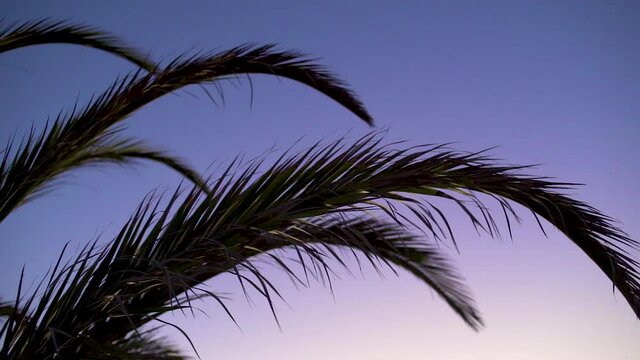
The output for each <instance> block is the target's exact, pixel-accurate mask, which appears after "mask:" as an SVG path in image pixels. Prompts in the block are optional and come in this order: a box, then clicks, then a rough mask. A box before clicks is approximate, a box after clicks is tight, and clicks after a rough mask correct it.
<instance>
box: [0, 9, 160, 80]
mask: <svg viewBox="0 0 640 360" xmlns="http://www.w3.org/2000/svg"><path fill="white" fill-rule="evenodd" d="M44 44H72V45H80V46H87V47H91V48H95V49H99V50H103V51H106V52H108V53H111V54H113V55H115V56H118V57H121V58H123V59H126V60H128V61H130V62H132V63H134V64H136V65H137V66H139V67H141V68H143V69H145V70H147V71H151V72H153V71H155V69H156V67H157V65H156V64H154V63H153V62H152V61H150V60H149V59H148V58H147V56H145V55H143V54H141V53H140V52H139V51H138V50H136V49H134V48H132V47H129V46H127V45H125V44H123V43H122V41H121V40H120V39H118V38H116V37H115V36H113V35H111V34H109V33H107V32H104V31H102V30H98V29H95V28H92V27H89V26H86V25H77V24H71V23H68V22H66V21H52V20H49V19H44V20H37V21H28V22H24V23H16V24H12V25H9V26H5V27H3V28H0V53H3V52H7V51H11V50H15V49H19V48H24V47H27V46H33V45H44Z"/></svg>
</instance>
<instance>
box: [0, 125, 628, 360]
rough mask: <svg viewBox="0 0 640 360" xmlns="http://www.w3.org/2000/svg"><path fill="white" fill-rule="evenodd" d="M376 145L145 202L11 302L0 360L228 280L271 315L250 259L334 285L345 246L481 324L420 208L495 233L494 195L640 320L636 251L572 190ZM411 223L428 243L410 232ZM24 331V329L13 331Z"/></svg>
mask: <svg viewBox="0 0 640 360" xmlns="http://www.w3.org/2000/svg"><path fill="white" fill-rule="evenodd" d="M380 141H381V139H380V138H379V137H378V136H377V135H375V134H372V135H370V136H367V137H365V138H362V139H360V140H358V141H356V142H355V143H354V144H349V145H348V144H347V143H346V142H345V141H337V142H335V143H332V144H329V145H319V144H317V145H315V146H313V147H311V148H310V149H308V150H306V151H303V152H301V153H298V154H297V155H293V156H286V155H283V156H282V157H281V158H280V159H278V160H277V161H276V162H275V163H274V164H273V165H272V166H270V167H269V168H267V169H266V170H265V171H264V172H260V171H261V164H262V161H260V160H256V161H255V162H252V163H250V164H248V165H245V166H244V167H242V168H239V169H236V167H235V165H233V164H232V165H230V166H229V167H228V168H227V170H226V171H225V172H224V173H223V174H222V175H221V176H220V177H219V178H218V179H217V180H214V181H211V182H209V186H210V190H211V191H210V192H209V193H208V194H205V193H203V192H202V191H201V189H200V188H197V187H196V188H194V189H193V190H192V191H191V192H190V193H188V194H186V196H184V198H183V199H182V200H179V199H180V198H181V195H180V193H179V192H176V193H175V194H174V195H173V196H172V197H171V198H170V199H169V201H168V204H167V205H166V207H164V208H163V209H162V210H159V202H158V201H151V200H148V201H145V202H144V203H143V204H142V205H141V206H140V207H139V209H138V210H137V211H136V213H135V214H134V215H133V216H132V217H131V219H130V221H129V222H128V223H127V224H126V225H125V226H124V227H123V229H122V230H121V231H120V233H119V234H118V235H117V236H116V238H115V239H114V240H113V241H112V242H111V243H109V244H108V245H107V246H106V247H104V248H102V249H98V248H97V247H96V245H95V243H94V244H92V245H90V246H88V247H87V249H86V250H85V251H83V253H82V254H81V255H79V256H78V257H77V258H76V260H74V261H72V262H71V263H70V264H68V265H67V266H66V267H61V270H58V269H57V268H58V267H59V265H56V268H55V269H54V271H52V275H51V276H50V279H49V281H48V283H47V285H46V286H45V287H44V292H43V294H42V295H40V296H39V297H38V300H37V301H36V300H35V299H36V298H35V295H32V296H31V297H29V298H28V299H27V300H23V301H21V302H19V301H16V303H19V305H20V307H21V308H22V309H25V311H24V313H25V314H28V317H27V315H25V316H24V317H21V318H17V320H11V318H10V321H8V322H7V323H6V324H5V327H4V328H3V329H2V331H1V332H0V337H1V338H4V340H5V344H4V346H3V351H4V353H2V352H0V355H11V354H14V355H15V354H21V352H23V351H26V350H24V349H25V345H24V344H28V343H31V344H42V345H41V347H39V348H37V349H33V350H32V349H31V348H29V351H33V352H31V353H29V354H31V355H33V354H48V353H52V352H57V353H58V354H66V353H67V352H70V351H75V349H82V351H83V352H84V354H99V353H102V352H103V351H104V349H102V347H101V346H102V345H101V344H116V343H118V342H120V341H123V339H127V338H128V337H129V336H132V334H134V333H135V332H136V330H137V329H138V328H140V327H141V326H143V325H145V324H148V323H150V322H152V321H161V322H162V321H163V320H161V319H159V316H161V315H162V314H164V313H167V312H170V311H175V310H188V309H191V308H193V306H194V305H193V303H192V301H194V300H195V299H199V298H202V297H207V298H212V299H214V300H215V301H218V302H219V303H220V304H221V305H222V306H223V307H225V303H224V300H223V299H222V298H221V297H220V296H218V295H217V294H216V293H215V292H213V291H210V290H207V289H206V288H205V287H204V286H203V285H202V282H204V281H206V280H208V279H210V278H211V277H213V276H216V275H218V274H221V273H224V272H228V273H231V274H234V275H235V276H237V278H238V281H239V282H240V283H241V285H242V287H243V288H254V289H255V290H256V291H258V292H259V293H260V294H261V295H263V296H264V297H265V298H266V299H267V302H268V304H269V305H270V306H271V308H272V311H274V315H275V309H274V307H273V305H274V297H278V296H280V294H279V292H278V290H277V288H276V286H275V285H274V284H273V283H272V282H271V281H270V280H269V279H268V278H267V277H266V276H265V275H264V274H263V273H262V272H261V271H260V269H259V268H258V267H257V266H256V265H255V264H254V262H253V261H252V259H254V258H255V257H256V256H258V255H260V256H262V257H264V258H266V260H268V261H271V262H272V263H274V264H276V265H278V266H280V267H282V269H284V271H285V272H287V273H288V274H289V275H291V277H292V279H293V280H294V281H296V282H299V283H303V284H304V283H306V281H305V280H303V278H305V279H306V278H307V276H308V274H309V273H311V274H312V275H315V276H317V277H320V276H324V279H326V280H329V281H330V279H331V272H332V269H331V267H330V266H329V263H328V262H327V259H335V260H337V261H338V262H339V263H341V264H344V265H345V266H346V264H347V262H346V261H345V260H346V259H345V255H344V253H342V254H341V253H340V251H339V249H340V248H344V249H351V250H352V251H353V252H352V254H354V255H355V258H356V262H358V264H360V262H361V261H360V260H361V259H360V256H364V257H365V258H366V260H367V261H368V262H369V263H371V264H372V265H373V266H374V267H375V268H376V269H379V268H380V266H386V265H389V264H393V265H396V266H400V267H401V268H404V269H407V270H408V271H410V272H411V273H413V274H414V275H416V276H417V277H418V278H420V279H421V280H423V281H424V282H425V283H426V284H428V285H430V286H431V287H432V288H433V289H435V291H436V292H437V293H438V294H439V295H440V296H441V297H442V298H443V299H444V300H445V301H446V302H447V303H448V304H449V305H450V306H451V307H452V308H453V309H454V310H455V311H456V312H458V313H459V314H460V315H461V316H462V318H463V319H464V320H465V321H466V322H467V323H468V324H470V325H471V326H474V327H477V326H479V325H480V317H479V315H478V312H477V311H476V310H475V307H474V306H473V303H472V302H471V299H470V297H469V295H468V291H467V290H466V289H465V287H464V286H463V285H462V283H461V281H460V277H459V275H457V273H456V272H455V271H454V270H453V269H452V268H451V267H450V266H449V263H448V262H447V261H446V260H445V258H444V256H443V255H442V254H440V252H439V251H438V249H437V245H436V244H435V243H434V242H435V241H440V240H442V239H444V238H447V237H449V238H451V240H453V241H454V239H453V238H452V236H453V231H452V228H451V225H450V223H449V220H447V217H448V216H447V215H445V214H444V212H443V211H442V210H441V209H439V208H438V207H437V206H435V205H434V204H432V203H431V202H429V200H431V199H434V198H440V199H445V200H449V201H452V202H453V203H455V204H457V205H459V206H460V207H461V208H462V210H463V212H464V213H465V214H466V215H467V216H468V217H469V219H470V221H471V222H472V224H474V225H475V226H477V227H478V229H481V230H485V231H487V232H488V233H489V234H491V235H494V236H495V235H496V234H497V232H498V228H497V225H496V222H495V221H494V219H493V216H492V214H491V211H490V210H489V208H488V207H486V206H485V205H484V203H483V202H482V198H481V197H480V195H479V194H487V195H489V196H491V197H493V198H494V199H496V201H497V203H498V204H499V205H500V207H501V210H502V213H501V214H504V216H505V217H506V218H507V221H508V219H509V216H512V217H513V216H515V212H514V209H513V208H512V207H511V205H510V204H511V202H515V203H518V204H521V205H523V206H524V207H526V208H529V209H530V210H532V211H533V212H534V213H537V214H538V215H539V216H541V217H543V218H545V219H547V221H548V222H549V223H550V224H552V225H553V226H555V227H556V228H558V229H559V230H560V231H562V232H563V233H564V234H566V235H567V237H568V238H569V239H570V240H572V241H573V242H574V243H575V244H576V245H577V246H578V247H580V248H581V249H582V250H583V251H584V252H585V253H587V255H588V256H589V257H590V258H591V259H592V260H593V261H594V262H595V263H596V265H598V266H599V267H600V268H601V269H602V270H603V271H604V272H605V274H606V275H607V276H609V277H610V278H611V280H612V282H613V284H614V286H615V287H617V288H618V289H619V291H620V292H621V293H622V294H623V295H624V297H625V299H626V300H627V302H628V303H629V305H630V306H631V308H632V309H633V311H634V312H635V313H636V314H639V306H638V304H639V302H638V299H639V295H640V294H639V289H640V287H639V285H638V284H639V281H638V280H639V276H638V273H639V271H638V270H639V265H638V262H637V260H635V259H634V257H635V256H636V255H637V251H638V248H639V246H638V243H637V242H636V241H634V240H632V239H630V238H628V237H627V236H626V235H625V234H624V233H622V232H621V231H620V230H619V229H617V228H616V227H615V226H613V225H612V224H611V220H610V219H609V218H607V217H606V216H604V215H602V214H601V213H600V212H598V211H597V210H596V209H594V208H592V207H590V206H588V205H587V204H584V203H582V202H579V201H576V200H573V199H570V198H568V197H567V196H565V195H562V194H561V193H560V192H559V191H560V190H563V189H566V188H568V187H569V186H570V184H565V183H559V182H552V181H549V180H546V179H540V178H535V177H531V176H526V175H521V174H520V172H521V171H522V169H523V168H522V167H511V166H500V165H497V164H495V162H494V161H493V160H491V159H490V158H487V157H485V156H483V155H482V154H465V153H457V152H453V151H450V150H447V149H446V148H444V147H439V146H431V147H414V148H410V149H405V150H392V149H389V148H388V147H385V146H380ZM178 202H180V204H179V205H176V204H177V203H178ZM402 207H404V210H403V208H402ZM367 214H368V215H367ZM408 214H414V215H415V216H416V218H418V219H419V221H418V223H415V222H414V221H413V220H412V219H411V218H410V217H409V216H408ZM413 226H419V227H421V228H422V229H423V230H424V232H425V233H426V234H427V235H429V236H430V237H432V241H431V242H430V241H429V240H428V239H427V238H426V237H419V236H416V235H413V234H412V232H411V231H410V229H411V228H412V227H413ZM280 249H289V253H290V254H293V257H294V259H297V262H298V263H299V264H300V265H301V268H302V269H299V268H295V267H293V266H291V265H290V262H287V261H286V259H285V258H284V257H283V254H282V253H279V250H280ZM355 250H357V251H358V252H355ZM358 253H360V254H362V255H360V256H359V255H358ZM54 274H55V275H54ZM322 274H324V275H322ZM225 310H227V309H226V307H225ZM227 311H228V310H227ZM229 315H230V316H232V314H231V313H229ZM232 318H233V317H232ZM20 322H22V323H24V324H22V325H21V324H20ZM7 324H8V325H7ZM25 324H26V325H25ZM27 325H28V326H30V327H32V330H31V331H28V332H27V331H21V329H24V328H25V326H27ZM51 329H55V331H54V332H53V333H55V334H57V335H56V336H57V338H56V340H55V341H54V336H53V335H52V334H53V333H52V330H51ZM86 339H91V341H90V342H89V341H87V340H86ZM8 358H11V357H8ZM16 358H17V357H16Z"/></svg>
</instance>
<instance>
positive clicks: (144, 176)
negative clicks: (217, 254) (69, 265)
mask: <svg viewBox="0 0 640 360" xmlns="http://www.w3.org/2000/svg"><path fill="white" fill-rule="evenodd" d="M0 13H1V14H3V15H2V16H3V17H4V19H5V21H7V22H10V21H16V20H27V19H35V18H42V17H51V18H55V19H70V20H73V21H76V22H82V23H87V24H91V25H95V26H98V27H101V28H104V29H106V30H109V31H112V32H114V33H115V34H117V35H119V36H122V37H123V38H125V39H126V40H127V41H128V42H129V43H131V44H132V45H135V46H137V47H140V48H142V49H145V50H148V51H150V54H151V56H153V58H154V59H162V60H170V59H171V58H172V57H175V56H177V55H179V54H181V53H182V52H185V51H191V52H193V51H198V50H210V49H224V48H226V47H230V46H235V45H238V44H241V43H246V42H257V43H272V42H275V43H278V44H280V46H281V48H295V49H299V50H302V51H304V52H307V53H310V54H312V55H313V56H316V57H318V58H319V59H320V60H319V61H320V62H321V63H323V64H324V65H326V66H328V67H329V68H330V69H332V70H333V71H334V72H336V73H337V74H339V75H340V76H341V77H343V78H344V79H346V80H347V81H348V82H349V83H350V84H351V86H352V87H353V88H354V89H355V90H356V91H357V92H358V94H359V95H360V97H361V98H362V100H363V101H364V102H365V105H367V107H368V108H369V110H370V112H371V113H372V114H373V116H374V117H375V119H376V125H377V127H379V128H384V127H388V128H389V131H388V135H387V139H388V140H389V141H393V140H407V141H408V144H418V143H442V142H454V143H455V144H454V145H453V147H455V148H457V149H460V150H469V151H475V150H481V149H484V148H488V147H492V146H496V145H498V146H499V147H498V148H496V149H494V150H492V154H494V155H495V156H496V157H498V158H501V159H504V161H505V162H507V163H515V164H541V165H540V166H538V167H536V168H535V169H534V170H532V171H533V172H534V173H535V174H536V175H547V176H552V177H555V178H557V179H560V180H562V181H568V182H578V183H583V184H585V186H581V187H578V188H576V189H575V190H574V191H573V192H572V193H571V195H574V196H575V197H577V198H579V199H582V200H585V201H587V202H589V203H590V204H592V205H594V206H596V207H597V208H599V209H601V210H602V211H603V212H605V213H606V214H609V215H610V216H612V217H613V218H615V219H618V220H619V222H620V226H621V227H622V228H623V229H624V230H625V231H627V232H628V233H629V234H630V235H631V237H632V238H635V239H638V238H639V237H640V227H639V226H638V223H637V219H638V216H639V215H640V206H639V205H638V199H639V198H640V190H639V189H638V187H637V178H638V175H640V165H639V162H638V161H637V154H638V153H640V145H638V141H637V136H638V134H640V125H638V121H637V119H638V116H639V115H640V105H638V102H637V100H636V101H634V100H635V99H637V98H638V97H639V96H640V67H639V66H638V64H640V23H638V21H636V19H638V18H640V6H639V5H638V4H637V3H636V2H633V1H529V2H524V1H492V2H479V1H416V2H411V1H407V2H402V3H401V4H398V3H397V2H371V1H361V2H358V1H350V2H348V4H345V2H337V1H336V2H333V1H324V2H315V3H312V2H293V1H291V2H285V1H269V2H262V1H237V2H224V3H221V2H208V1H201V2H196V1H192V2H180V3H177V2H169V1H154V2H150V1H139V2H120V1H113V2H103V3H97V2H79V1H78V2H70V1H56V2H48V1H13V2H12V1H5V2H3V3H2V4H0ZM131 70H133V68H132V67H131V65H129V64H127V63H125V62H123V61H121V60H119V59H116V58H113V57H111V56H109V55H106V54H104V53H100V52H98V51H92V50H88V49H83V48H78V47H73V46H47V47H37V48H36V47H34V48H28V49H22V50H19V51H15V52H11V53H6V54H3V55H2V57H1V58H0V84H2V86H0V104H1V107H2V109H3V112H2V115H3V120H2V121H1V122H0V135H1V136H2V139H8V138H9V136H10V135H11V134H13V133H16V132H17V133H18V134H23V133H25V132H26V131H27V130H28V129H29V127H30V126H31V124H35V126H36V127H37V128H41V127H42V125H43V124H44V122H45V121H46V120H47V118H48V117H52V116H55V115H56V114H57V113H58V112H59V111H60V110H61V109H69V108H71V107H72V106H73V104H74V102H75V101H76V99H78V101H79V102H80V103H82V104H84V103H86V101H87V100H88V99H89V97H90V96H91V95H92V94H95V93H99V92H100V91H102V90H103V89H105V88H106V87H107V86H108V85H109V84H110V83H111V82H112V81H113V80H114V78H115V77H116V76H118V75H122V74H124V73H126V72H128V71H131ZM253 85H254V93H253V102H251V96H250V89H249V85H248V83H246V82H245V83H244V84H241V85H240V86H238V87H234V86H231V85H227V86H225V100H226V101H225V105H224V106H218V107H217V106H215V105H214V104H212V103H211V101H209V100H208V99H207V97H206V96H205V95H204V94H202V93H201V92H199V91H198V89H197V88H194V89H189V90H190V91H189V93H186V92H181V93H180V94H177V95H176V96H168V97H166V98H163V99H161V100H160V101H158V102H157V103H154V104H151V105H150V106H148V107H147V108H145V109H143V110H141V111H139V112H138V113H136V114H134V116H132V117H131V119H129V121H128V122H127V127H128V129H127V130H126V131H127V133H128V134H131V135H135V136H138V137H141V138H143V139H145V140H147V141H148V142H149V143H151V144H154V145H158V146H161V147H163V148H165V149H168V150H170V151H171V152H172V153H174V154H178V155H179V156H181V157H182V158H184V159H186V160H187V161H188V162H189V163H190V164H192V165H193V166H195V167H196V168H197V169H199V170H201V171H206V169H207V168H208V167H209V166H210V165H211V164H212V163H213V162H214V161H215V162H216V164H217V163H220V162H223V163H224V161H228V160H229V159H230V158H232V157H233V156H235V155H236V154H238V153H243V154H246V156H249V157H250V156H256V155H259V154H261V153H263V152H264V151H265V150H266V149H267V148H269V147H271V146H273V145H274V144H275V145H277V146H278V147H280V148H286V147H288V146H289V145H291V144H293V143H294V142H295V141H296V140H298V139H299V138H301V137H304V138H303V141H302V142H303V144H305V143H311V142H314V141H316V140H318V139H321V138H326V139H335V138H338V137H340V136H342V135H344V134H345V133H347V132H349V134H350V136H353V137H355V136H358V135H360V134H364V133H366V132H368V131H370V130H371V129H370V128H368V127H367V126H366V125H365V124H363V123H362V122H360V121H359V120H357V119H356V118H354V116H353V115H351V114H350V113H348V112H347V111H345V110H344V109H343V108H341V107H340V106H338V105H336V104H334V103H332V102H331V101H330V100H328V99H325V98H323V97H322V96H320V95H318V94H316V93H314V92H312V91H311V90H309V89H306V88H304V87H302V86H301V85H299V84H294V83H291V82H289V81H286V80H278V79H273V78H268V77H260V76H258V77H255V78H254V79H253ZM190 94H193V95H195V96H191V95H190ZM179 181H180V179H179V177H178V176H176V175H175V174H173V173H172V172H170V171H169V170H167V169H164V168H162V167H159V166H157V165H152V164H140V165H138V166H134V167H131V168H126V169H123V168H120V167H104V168H99V169H88V170H81V171H78V172H76V173H74V174H73V175H71V176H68V177H66V178H65V179H64V182H63V183H61V184H60V186H59V187H58V188H57V189H56V190H55V191H53V192H52V193H50V194H48V195H46V196H43V197H41V198H39V199H37V200H36V201H34V202H33V203H30V204H28V205H26V206H24V207H22V208H20V209H19V210H18V211H17V212H16V213H14V214H12V216H11V217H9V218H8V219H7V220H6V221H4V222H3V223H2V224H0V234H3V236H2V238H3V241H4V242H5V244H3V246H2V251H1V252H0V295H2V296H3V297H8V296H11V295H12V294H14V292H15V289H16V284H17V278H18V276H19V272H20V269H21V267H22V266H23V265H25V264H26V269H27V270H26V271H27V279H29V280H30V281H31V280H33V279H37V278H39V276H41V275H42V274H43V273H44V272H45V271H46V269H47V268H48V266H49V265H50V264H52V263H53V261H54V260H55V257H56V256H57V254H58V252H59V251H60V249H61V248H62V246H63V244H64V243H65V242H67V241H70V242H71V244H72V248H74V249H75V248H77V247H80V246H82V245H83V244H84V243H85V242H86V241H88V240H92V239H94V238H95V237H97V236H103V237H104V238H108V237H109V234H112V233H113V232H114V231H116V230H117V229H118V228H119V226H120V225H121V224H123V222H124V221H125V220H126V218H127V217H128V216H129V215H130V214H131V212H132V211H133V209H134V207H135V206H136V205H137V204H138V203H139V202H140V201H141V199H142V198H143V196H144V195H145V194H146V193H147V192H148V191H150V190H152V189H153V188H157V187H159V188H161V189H172V188H173V187H175V186H176V185H177V184H178V182H179ZM460 215H461V214H457V213H456V214H452V216H453V219H454V222H455V223H456V233H457V235H458V237H459V238H460V239H463V240H462V241H461V244H460V245H461V252H462V254H461V255H455V253H452V256H453V257H454V261H455V263H456V264H457V265H458V266H459V267H460V268H461V270H462V272H463V273H464V275H465V277H466V278H467V281H468V283H469V285H470V286H471V288H472V289H473V291H474V294H475V296H476V298H477V301H478V303H479V306H480V308H481V310H482V312H483V315H484V317H485V319H486V322H487V327H486V328H485V329H484V330H482V331H481V332H480V333H475V332H473V331H471V330H470V329H468V328H467V327H466V326H465V325H464V324H463V323H462V322H461V321H460V320H459V319H457V318H456V316H455V315H454V314H453V312H451V311H450V310H449V309H447V308H446V306H445V305H444V304H442V302H441V301H440V300H439V299H437V298H436V297H435V296H434V295H433V294H432V293H431V292H430V291H429V289H427V288H426V287H425V286H423V285H422V284H420V283H419V282H418V281H417V280H415V279H413V278H411V276H410V275H409V274H406V273H400V276H399V277H396V276H395V275H394V274H393V273H391V272H389V273H388V274H385V278H384V279H382V278H380V277H379V276H378V275H377V274H376V273H375V271H369V270H365V273H364V276H363V277H364V278H365V279H362V276H358V277H356V278H351V277H349V276H348V275H345V276H343V279H342V280H340V281H336V283H335V284H334V285H335V302H334V300H333V299H332V297H331V295H330V294H329V291H328V290H327V289H325V288H323V287H322V285H321V284H316V285H314V286H312V287H311V288H309V289H301V290H296V289H294V288H293V287H291V286H289V285H288V284H287V283H286V282H285V281H284V280H283V281H282V282H281V284H282V286H281V287H282V288H283V291H284V295H285V298H286V299H287V301H288V303H289V306H290V308H289V307H288V306H287V305H286V304H284V303H281V304H279V305H278V309H279V315H280V320H281V323H282V331H280V330H279V329H278V327H277V325H276V324H275V322H274V321H273V318H272V317H271V315H270V312H269V310H268V307H267V306H265V304H260V303H259V302H257V304H256V305H255V306H253V307H251V306H249V305H247V303H246V301H245V300H244V297H243V296H242V294H241V293H240V292H238V289H237V284H235V283H234V282H233V281H232V280H231V279H229V278H225V277H224V276H223V277H221V278H219V279H214V280H213V281H211V282H210V283H209V285H210V286H211V287H212V288H213V289H214V290H216V291H219V292H228V293H229V296H230V297H231V298H232V299H233V300H232V301H231V302H230V304H231V305H230V306H231V308H232V310H233V311H234V313H235V314H237V317H238V320H239V322H240V325H241V328H242V332H240V331H239V330H238V329H237V328H236V327H235V325H234V324H233V323H232V322H231V321H230V320H229V319H228V318H225V317H224V315H223V313H222V312H221V311H220V310H219V309H218V308H217V307H216V306H215V305H213V304H211V305H206V304H204V305H203V308H204V309H206V311H207V313H208V314H209V315H210V318H207V317H204V316H201V317H199V318H198V319H196V320H193V319H182V318H181V316H176V317H175V318H174V319H173V320H175V321H178V322H179V323H180V324H182V325H184V326H185V329H187V330H191V331H192V332H193V333H194V334H195V335H194V340H195V342H196V346H198V348H199V349H200V353H201V355H202V356H203V358H204V359H207V358H214V357H221V358H227V359H245V358H253V357H256V356H258V355H259V356H260V357H261V358H262V359H276V358H277V359H294V358H299V357H301V356H305V357H306V358H309V359H314V358H317V359H327V358H330V359H353V358H369V359H383V358H391V357H396V358H399V355H402V356H401V358H406V359H421V358H428V357H432V358H447V359H468V358H474V359H514V358H517V359H561V358H562V359H602V358H609V359H631V358H633V355H634V354H638V353H639V352H640V344H639V343H638V342H637V341H636V340H637V339H638V336H639V335H640V327H639V326H638V322H637V320H636V319H635V318H634V316H633V313H632V311H631V310H630V309H629V307H628V306H627V305H626V303H625V302H624V300H623V299H622V297H621V296H619V295H614V294H612V292H611V286H610V284H609V283H608V281H607V280H606V279H605V277H604V276H603V275H601V274H600V273H599V272H598V271H597V270H596V267H595V266H594V265H592V264H591V263H590V262H589V261H588V260H587V259H586V256H584V255H583V254H582V253H580V252H579V251H578V249H577V248H575V247H574V246H573V245H572V244H570V243H569V241H568V240H567V239H565V238H564V237H562V236H561V235H560V234H558V233H555V232H551V234H550V236H549V238H548V239H547V238H544V236H543V235H542V234H541V233H540V231H539V230H538V229H537V226H536V225H535V221H533V220H532V219H531V218H528V217H527V216H526V214H525V213H523V215H524V218H525V220H526V221H525V223H524V224H523V225H522V226H521V227H518V228H517V230H516V231H515V233H514V240H513V242H511V241H510V240H508V239H503V240H492V239H490V238H488V237H487V236H482V237H478V236H477V235H476V234H475V232H474V231H473V229H472V228H470V227H469V226H467V225H468V224H466V223H465V222H464V219H463V217H462V216H460ZM273 276H274V277H276V278H278V276H280V275H278V274H277V272H275V271H274V274H273ZM168 333H169V334H170V335H171V336H172V338H175V340H176V342H179V343H181V344H182V345H186V343H185V342H184V341H183V340H182V339H181V337H180V335H179V334H177V333H174V332H170V331H168Z"/></svg>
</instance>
